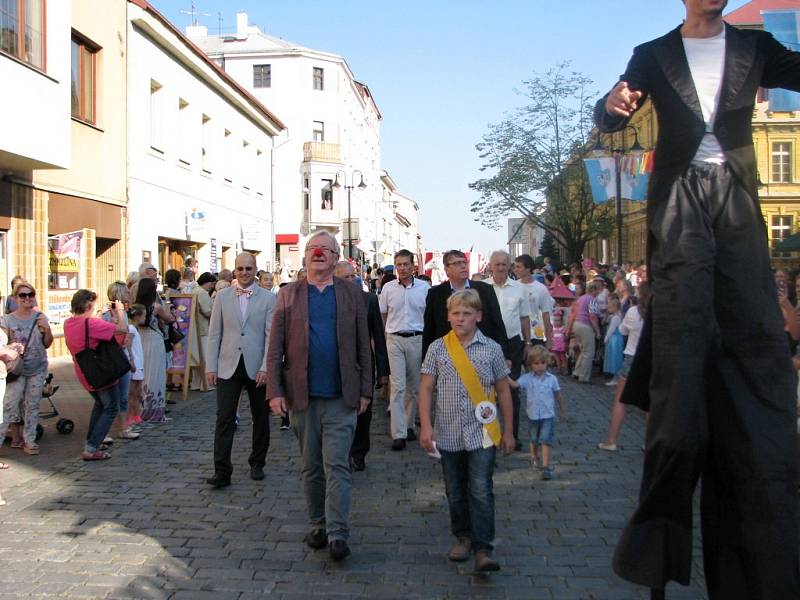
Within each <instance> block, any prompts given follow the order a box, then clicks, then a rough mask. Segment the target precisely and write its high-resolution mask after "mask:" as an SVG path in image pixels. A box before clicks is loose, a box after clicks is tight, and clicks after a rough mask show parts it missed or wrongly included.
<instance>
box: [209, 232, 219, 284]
mask: <svg viewBox="0 0 800 600" xmlns="http://www.w3.org/2000/svg"><path fill="white" fill-rule="evenodd" d="M208 243H209V244H210V246H211V247H210V248H209V251H208V258H209V260H210V261H211V272H212V273H214V274H215V275H216V274H217V238H211V239H210V240H208Z"/></svg>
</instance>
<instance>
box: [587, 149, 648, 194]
mask: <svg viewBox="0 0 800 600" xmlns="http://www.w3.org/2000/svg"><path fill="white" fill-rule="evenodd" d="M616 161H617V159H616V158H614V157H612V156H607V157H603V158H586V159H584V161H583V163H584V165H585V167H586V175H587V176H588V178H589V186H590V187H591V189H592V198H593V199H594V201H595V202H597V203H598V204H600V203H603V202H607V201H608V200H610V199H612V198H616V197H617V181H616V170H617V164H616ZM619 170H620V188H621V190H620V191H621V192H622V197H623V198H625V199H628V200H632V201H634V202H641V201H642V200H644V199H646V198H647V185H648V183H649V182H650V173H651V172H652V170H653V153H652V152H644V153H642V154H630V155H627V156H622V157H621V158H619Z"/></svg>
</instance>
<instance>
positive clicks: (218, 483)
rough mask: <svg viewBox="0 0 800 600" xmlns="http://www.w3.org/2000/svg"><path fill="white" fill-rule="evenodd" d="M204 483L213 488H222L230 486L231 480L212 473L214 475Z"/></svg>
mask: <svg viewBox="0 0 800 600" xmlns="http://www.w3.org/2000/svg"><path fill="white" fill-rule="evenodd" d="M206 483H207V484H208V485H210V486H211V487H213V488H224V487H228V486H229V485H230V484H231V478H230V477H223V476H222V475H220V474H219V473H214V475H212V476H211V477H209V478H208V479H206Z"/></svg>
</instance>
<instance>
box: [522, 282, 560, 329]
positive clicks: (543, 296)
mask: <svg viewBox="0 0 800 600" xmlns="http://www.w3.org/2000/svg"><path fill="white" fill-rule="evenodd" d="M520 283H521V284H522V287H523V288H525V291H526V292H527V293H528V302H530V304H531V338H533V339H537V340H543V339H544V324H543V323H542V313H548V314H549V313H551V312H553V308H554V307H555V305H556V301H555V300H553V297H552V296H551V295H550V290H548V289H547V286H546V285H544V284H543V283H539V282H538V281H536V280H535V279H534V280H533V281H532V282H530V283H522V282H521V281H520Z"/></svg>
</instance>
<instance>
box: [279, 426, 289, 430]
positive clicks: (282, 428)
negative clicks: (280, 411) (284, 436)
mask: <svg viewBox="0 0 800 600" xmlns="http://www.w3.org/2000/svg"><path fill="white" fill-rule="evenodd" d="M280 430H281V431H289V426H288V425H281V426H280Z"/></svg>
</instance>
